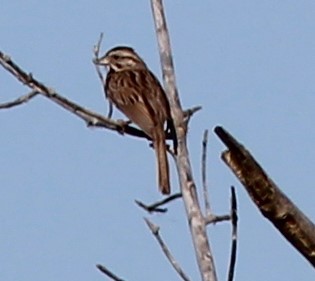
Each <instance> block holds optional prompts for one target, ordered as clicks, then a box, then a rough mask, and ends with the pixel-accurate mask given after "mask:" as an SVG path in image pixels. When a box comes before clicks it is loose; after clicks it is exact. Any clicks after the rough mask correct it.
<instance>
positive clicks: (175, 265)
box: [144, 218, 190, 281]
mask: <svg viewBox="0 0 315 281" xmlns="http://www.w3.org/2000/svg"><path fill="white" fill-rule="evenodd" d="M144 220H145V222H146V223H147V225H148V227H149V228H150V230H151V232H152V234H153V235H154V237H155V239H156V240H157V241H158V243H159V245H160V246H161V248H162V251H163V253H164V254H165V256H166V258H167V259H168V260H169V262H170V263H171V265H172V266H173V268H174V269H175V270H176V272H177V273H178V274H179V276H180V277H181V278H182V279H183V280H184V281H189V280H190V279H189V278H188V276H187V275H186V274H185V273H184V271H183V270H182V269H181V267H180V265H179V264H178V262H177V261H176V260H175V258H174V257H173V255H172V254H171V252H170V250H169V249H168V247H167V246H166V244H165V243H164V241H163V239H162V237H161V235H160V233H159V230H160V228H159V227H158V226H157V225H155V224H153V223H152V222H151V221H150V220H148V219H146V218H145V219H144Z"/></svg>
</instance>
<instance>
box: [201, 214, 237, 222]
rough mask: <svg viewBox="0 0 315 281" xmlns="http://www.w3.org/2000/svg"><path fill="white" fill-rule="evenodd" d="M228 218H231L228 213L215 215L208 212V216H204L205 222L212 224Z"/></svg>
mask: <svg viewBox="0 0 315 281" xmlns="http://www.w3.org/2000/svg"><path fill="white" fill-rule="evenodd" d="M229 220H231V216H230V215H222V216H217V215H212V214H209V215H208V216H206V217H205V223H206V224H213V223H217V222H221V221H229Z"/></svg>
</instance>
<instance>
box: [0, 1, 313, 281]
mask: <svg viewBox="0 0 315 281" xmlns="http://www.w3.org/2000/svg"><path fill="white" fill-rule="evenodd" d="M165 2H167V3H166V5H165V8H166V14H167V19H168V25H169V29H170V33H171V38H172V47H173V52H174V59H175V66H176V74H177V82H178V87H179V90H180V97H181V101H182V104H183V106H184V107H185V108H187V107H191V106H195V105H202V106H203V110H202V111H201V112H199V113H198V114H196V115H195V116H194V117H193V119H192V120H191V123H190V128H189V150H190V155H191V160H192V164H193V167H194V176H195V179H196V182H197V184H198V186H199V187H200V157H201V155H200V152H201V138H202V134H203V131H204V129H206V128H207V129H210V130H211V132H212V129H213V128H214V127H215V126H216V125H222V126H223V127H224V128H226V129H227V130H228V131H229V132H231V133H232V134H233V135H234V136H235V137H236V138H237V139H238V140H239V141H240V142H242V143H243V144H245V146H246V147H247V148H248V149H249V150H250V151H251V152H252V153H253V155H254V156H255V157H256V159H257V160H258V161H259V162H260V164H261V165H262V166H263V167H264V169H265V170H266V171H267V172H268V174H269V175H270V176H271V177H272V179H273V180H274V181H275V182H276V183H277V184H278V185H279V187H280V188H281V189H282V190H283V191H284V192H285V193H286V194H287V195H288V196H289V197H290V198H291V199H292V200H293V201H294V202H295V203H296V204H297V205H298V206H299V207H300V208H301V210H302V211H304V212H305V214H306V215H307V216H309V217H310V218H311V219H312V220H314V219H315V207H314V198H315V189H314V184H313V182H314V177H315V176H314V166H315V160H314V159H315V149H314V141H315V129H314V118H315V113H314V108H315V95H314V94H315V80H314V75H315V56H314V50H315V20H314V14H315V2H314V1H303V0H302V1H298V2H297V1H255V0H254V1H253V0H251V1H246V0H243V1H197V2H194V3H193V4H192V3H190V2H188V1H184V2H183V1H165ZM2 11H3V12H2V15H1V18H0V34H1V38H2V39H1V43H0V49H1V50H2V51H3V52H5V53H7V54H9V55H10V56H12V58H13V59H14V60H15V61H16V62H17V63H18V64H19V65H20V66H21V67H22V68H24V69H25V70H27V71H29V72H32V74H33V75H34V76H35V77H36V78H37V79H39V80H40V81H42V82H44V83H46V85H48V86H50V87H52V88H54V89H55V90H56V91H57V92H58V93H60V94H61V95H64V96H65V97H67V98H69V99H71V100H74V101H76V102H78V103H80V104H81V105H83V106H85V107H87V108H90V109H93V110H95V111H97V112H100V113H103V114H106V112H107V106H106V102H105V101H104V97H103V92H102V89H101V85H100V83H99V80H98V78H97V75H96V73H95V70H94V67H93V64H92V61H91V60H92V55H93V54H92V47H93V45H94V44H95V42H96V41H97V39H98V37H99V34H100V32H104V42H103V50H104V51H105V50H106V49H108V48H110V47H112V46H115V45H118V44H127V45H130V46H132V47H134V48H135V49H136V50H137V51H138V52H139V54H141V56H142V57H143V58H144V60H145V61H146V62H147V64H148V65H149V66H150V68H151V70H152V71H153V72H154V73H156V75H157V76H158V77H159V78H160V77H161V72H160V65H159V57H158V50H157V43H156V39H155V34H154V29H153V21H152V16H151V9H150V5H149V1H144V0H142V1H127V0H115V1H92V2H91V1H82V0H78V1H76V2H72V1H60V0H59V1H50V0H46V1H35V0H27V1H17V0H10V1H8V0H5V1H3V4H2ZM0 85H1V88H0V102H5V101H8V100H12V99H14V98H15V97H17V96H19V95H22V94H25V93H27V92H28V89H27V88H25V87H23V86H22V85H20V84H19V83H17V81H16V80H15V79H14V78H12V77H11V76H10V75H9V74H8V73H6V72H5V71H4V70H2V69H0ZM115 117H117V118H121V115H120V114H119V113H118V112H117V111H116V112H115ZM0 129H1V137H0V147H1V148H0V182H1V189H0V223H1V232H0V244H1V246H0V248H1V251H0V264H1V269H0V278H1V280H6V281H11V280H12V281H13V280H14V281H15V280H21V279H22V278H23V279H24V280H32V281H37V280H47V281H50V280H77V281H81V280H104V276H103V275H102V274H101V273H99V272H98V270H97V269H96V268H95V264H97V263H101V264H104V265H106V266H108V267H109V268H110V269H112V270H113V271H114V272H116V273H117V274H118V275H120V276H122V277H124V278H126V279H127V280H151V281H155V280H177V279H178V277H177V275H176V273H174V271H173V269H172V268H171V267H170V265H169V264H168V262H167V261H166V259H165V257H164V256H163V254H162V253H161V251H160V249H159V247H158V246H157V244H156V241H154V239H153V237H152V235H151V234H150V232H149V230H148V229H147V227H146V226H145V224H144V222H143V216H146V214H145V213H143V212H142V211H141V210H140V209H138V208H137V207H136V206H135V204H134V199H141V200H143V201H145V202H152V201H155V200H156V199H158V198H160V194H159V193H158V190H157V187H156V175H155V161H154V153H153V152H152V151H151V150H150V149H149V148H148V144H147V143H146V142H145V141H143V140H138V139H135V138H131V137H122V136H120V135H118V134H116V133H113V132H109V131H105V130H102V129H89V128H87V127H86V126H85V124H84V123H83V122H82V121H80V120H79V119H77V118H76V117H74V116H73V115H71V114H70V113H68V112H66V111H65V110H63V109H62V108H60V107H58V106H56V105H55V104H53V103H52V102H50V101H49V100H47V99H45V98H43V97H38V98H36V99H34V100H33V101H31V102H30V103H29V104H27V105H24V106H20V107H18V108H15V109H11V110H6V111H3V110H2V111H0ZM223 149H224V147H223V145H222V143H221V142H220V141H219V139H218V138H217V137H216V136H215V135H214V134H213V133H211V134H210V140H209V151H208V152H209V153H208V159H209V161H208V179H209V188H210V195H211V201H212V208H213V210H214V211H215V212H216V213H217V214H222V213H226V212H227V211H228V208H229V196H230V195H229V187H230V186H231V185H235V187H236V188H237V194H238V202H239V217H240V222H239V223H240V224H239V228H240V229H239V251H238V259H237V267H236V277H235V280H256V281H259V280H313V279H314V270H313V268H312V267H311V266H310V265H309V264H308V262H307V261H306V260H305V259H304V258H303V257H302V256H301V255H300V254H298V253H297V252H296V251H295V249H293V247H292V246H291V245H289V244H288V242H287V241H285V239H284V238H283V237H282V236H281V235H280V234H279V233H278V232H277V231H276V230H275V228H274V227H273V226H272V225H271V224H270V223H269V222H268V221H267V220H265V219H264V218H263V217H262V216H261V214H260V213H259V211H258V210H257V208H256V207H255V206H254V204H253V203H252V202H251V201H250V199H249V197H248V195H247V194H246V192H245V190H244V188H243V187H242V186H241V185H240V183H238V181H237V180H236V179H235V177H234V176H233V174H232V173H231V172H230V170H229V169H228V168H227V167H226V166H225V164H224V163H223V162H222V161H221V160H220V153H221V151H222V150H223ZM172 166H174V165H172ZM172 188H173V190H174V191H178V182H177V177H176V175H175V170H174V168H172ZM150 218H151V219H152V220H153V221H154V222H155V223H157V224H158V225H160V226H161V234H162V235H163V237H164V238H165V240H166V242H167V243H168V245H169V247H170V249H171V250H172V252H173V254H174V255H175V256H176V258H177V259H178V261H179V262H180V264H181V265H182V266H183V268H184V269H185V271H186V272H187V274H188V275H189V276H190V277H191V278H192V279H193V280H198V278H199V273H198V270H197V266H196V263H195V257H194V253H193V250H192V245H191V239H190V236H189V233H188V228H187V223H186V220H185V216H184V209H183V206H182V203H181V202H180V201H178V202H175V203H173V204H172V205H171V206H170V207H169V212H168V213H167V214H166V215H154V216H150ZM209 235H210V241H211V246H212V249H213V251H214V255H215V262H216V267H217V272H218V276H219V279H220V280H225V278H226V271H227V264H228V259H229V247H230V225H229V224H228V223H222V224H217V225H215V226H211V227H209Z"/></svg>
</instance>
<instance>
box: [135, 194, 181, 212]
mask: <svg viewBox="0 0 315 281" xmlns="http://www.w3.org/2000/svg"><path fill="white" fill-rule="evenodd" d="M181 197H182V194H181V193H176V194H173V195H170V196H168V197H167V198H165V199H163V200H161V201H158V202H155V203H153V204H151V205H146V204H144V203H142V202H141V201H139V200H135V202H136V203H137V204H138V206H139V207H141V208H143V209H144V210H146V211H147V212H149V213H154V212H156V213H166V212H167V209H166V208H160V207H161V206H163V205H165V204H167V203H169V202H171V201H174V200H176V199H178V198H181Z"/></svg>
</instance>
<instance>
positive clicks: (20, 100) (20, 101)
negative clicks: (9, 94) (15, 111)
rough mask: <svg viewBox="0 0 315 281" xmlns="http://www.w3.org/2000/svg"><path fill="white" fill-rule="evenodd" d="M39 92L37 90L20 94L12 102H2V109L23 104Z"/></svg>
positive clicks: (0, 107)
mask: <svg viewBox="0 0 315 281" xmlns="http://www.w3.org/2000/svg"><path fill="white" fill-rule="evenodd" d="M38 94H39V93H38V92H36V91H31V92H30V93H28V94H26V95H23V96H20V97H18V98H17V99H15V100H13V101H10V102H5V103H0V109H4V108H6V109H7V108H11V107H14V106H17V105H21V104H23V103H27V102H28V101H29V100H31V99H32V98H34V97H36V96H37V95H38Z"/></svg>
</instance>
